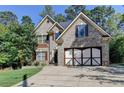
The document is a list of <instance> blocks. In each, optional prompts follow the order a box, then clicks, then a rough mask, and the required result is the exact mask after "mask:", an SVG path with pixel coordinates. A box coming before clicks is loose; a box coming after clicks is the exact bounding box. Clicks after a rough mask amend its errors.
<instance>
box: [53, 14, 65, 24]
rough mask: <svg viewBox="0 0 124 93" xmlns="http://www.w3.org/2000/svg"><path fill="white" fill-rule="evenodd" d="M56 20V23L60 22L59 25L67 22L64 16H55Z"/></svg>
mask: <svg viewBox="0 0 124 93" xmlns="http://www.w3.org/2000/svg"><path fill="white" fill-rule="evenodd" d="M54 19H55V21H57V22H59V23H60V22H65V21H66V19H65V16H64V15H62V14H57V15H55V16H54Z"/></svg>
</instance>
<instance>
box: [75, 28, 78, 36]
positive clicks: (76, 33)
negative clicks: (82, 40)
mask: <svg viewBox="0 0 124 93" xmlns="http://www.w3.org/2000/svg"><path fill="white" fill-rule="evenodd" d="M75 36H76V37H78V26H76V32H75Z"/></svg>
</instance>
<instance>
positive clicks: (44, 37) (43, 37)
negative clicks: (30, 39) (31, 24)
mask: <svg viewBox="0 0 124 93" xmlns="http://www.w3.org/2000/svg"><path fill="white" fill-rule="evenodd" d="M48 40H49V36H48V35H39V36H38V43H47V41H48Z"/></svg>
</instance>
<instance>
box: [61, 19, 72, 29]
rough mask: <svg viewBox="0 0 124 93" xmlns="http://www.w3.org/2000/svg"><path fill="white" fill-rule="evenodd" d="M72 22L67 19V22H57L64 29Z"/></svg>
mask: <svg viewBox="0 0 124 93" xmlns="http://www.w3.org/2000/svg"><path fill="white" fill-rule="evenodd" d="M71 22H72V20H69V21H67V22H60V23H59V24H60V25H61V26H62V27H63V28H64V29H65V28H67V27H68V25H69V24H70V23H71Z"/></svg>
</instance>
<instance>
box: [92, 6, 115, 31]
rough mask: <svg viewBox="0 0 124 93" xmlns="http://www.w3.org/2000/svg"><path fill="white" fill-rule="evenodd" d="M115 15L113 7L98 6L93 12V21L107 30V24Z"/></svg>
mask: <svg viewBox="0 0 124 93" xmlns="http://www.w3.org/2000/svg"><path fill="white" fill-rule="evenodd" d="M114 13H115V10H114V8H112V6H96V7H95V8H94V9H92V10H91V19H92V20H94V21H95V23H97V24H98V25H99V26H101V27H102V28H103V29H104V30H107V28H106V27H107V26H106V22H107V20H108V19H109V18H110V17H111V16H112V15H113V14H114Z"/></svg>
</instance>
